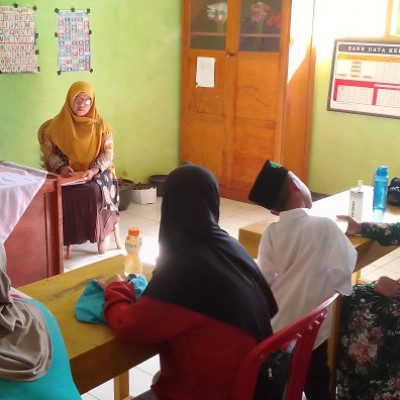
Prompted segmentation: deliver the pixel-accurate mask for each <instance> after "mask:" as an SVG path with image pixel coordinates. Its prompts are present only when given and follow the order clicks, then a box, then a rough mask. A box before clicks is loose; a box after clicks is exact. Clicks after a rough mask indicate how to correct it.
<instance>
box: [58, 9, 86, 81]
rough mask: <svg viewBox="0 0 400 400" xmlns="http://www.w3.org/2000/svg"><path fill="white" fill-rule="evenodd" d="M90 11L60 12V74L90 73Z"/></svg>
mask: <svg viewBox="0 0 400 400" xmlns="http://www.w3.org/2000/svg"><path fill="white" fill-rule="evenodd" d="M89 12H90V10H86V11H84V10H74V9H72V10H58V9H56V13H57V33H56V36H57V38H58V68H59V70H58V73H59V74H61V73H63V72H76V71H90V72H92V67H91V49H90V34H91V31H90V26H89Z"/></svg>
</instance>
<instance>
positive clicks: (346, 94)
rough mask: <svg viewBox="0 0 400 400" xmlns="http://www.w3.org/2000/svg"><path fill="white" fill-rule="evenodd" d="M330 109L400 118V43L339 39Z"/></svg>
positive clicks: (333, 67)
mask: <svg viewBox="0 0 400 400" xmlns="http://www.w3.org/2000/svg"><path fill="white" fill-rule="evenodd" d="M328 110H330V111H341V112H349V113H355V114H368V115H375V116H381V117H390V118H400V43H399V42H393V43H392V42H381V41H379V42H378V41H359V40H336V41H335V48H334V52H333V60H332V70H331V82H330V89H329V98H328Z"/></svg>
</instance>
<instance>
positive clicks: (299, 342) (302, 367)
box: [232, 293, 339, 400]
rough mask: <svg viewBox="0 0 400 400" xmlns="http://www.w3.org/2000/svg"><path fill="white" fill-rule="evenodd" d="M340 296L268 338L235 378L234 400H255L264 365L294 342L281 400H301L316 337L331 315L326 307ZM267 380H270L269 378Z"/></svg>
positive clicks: (335, 296) (247, 360)
mask: <svg viewBox="0 0 400 400" xmlns="http://www.w3.org/2000/svg"><path fill="white" fill-rule="evenodd" d="M338 296H339V293H334V294H332V295H331V296H330V297H329V298H328V299H327V300H325V301H324V302H323V303H322V304H320V305H319V306H318V307H316V308H315V309H313V310H312V311H310V312H309V313H307V314H306V315H304V316H303V317H301V318H299V319H298V320H296V321H294V322H293V323H291V324H290V325H288V326H287V327H285V328H283V329H281V330H280V331H278V332H276V333H275V334H273V335H272V336H270V337H268V338H266V339H265V340H264V341H262V342H261V343H259V344H258V345H257V346H256V347H255V348H254V349H253V350H251V351H250V353H249V354H248V355H247V356H246V357H245V359H244V361H243V363H242V365H241V367H240V369H239V371H238V374H237V376H236V380H235V385H234V389H233V395H232V399H233V400H253V397H254V392H255V388H256V384H257V378H258V375H259V370H260V366H261V364H262V362H263V361H264V360H265V359H266V358H267V357H268V356H269V355H270V354H271V353H272V352H274V351H275V350H278V349H282V348H284V347H285V346H286V347H287V345H288V344H289V343H291V342H293V341H295V348H294V350H293V353H292V356H291V362H290V372H289V378H288V383H287V387H286V394H285V396H284V397H283V394H284V393H282V400H283V399H285V400H301V398H302V393H303V390H304V385H305V381H306V377H307V371H308V365H309V363H310V358H311V352H312V350H313V346H314V342H315V339H316V336H317V334H318V331H319V328H320V327H321V324H322V322H323V321H324V319H325V317H326V314H327V312H328V310H327V307H328V306H329V305H330V304H332V303H333V301H334V300H335V299H336V298H337V297H338ZM265 378H266V379H268V377H267V376H266V377H265Z"/></svg>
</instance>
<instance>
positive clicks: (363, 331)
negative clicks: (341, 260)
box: [337, 284, 400, 400]
mask: <svg viewBox="0 0 400 400" xmlns="http://www.w3.org/2000/svg"><path fill="white" fill-rule="evenodd" d="M337 390H338V396H337V399H339V400H381V399H382V400H392V399H400V302H399V301H398V300H393V299H388V298H386V297H384V296H380V295H377V294H375V293H374V291H373V284H367V285H355V286H354V290H353V293H352V295H351V296H349V297H344V298H343V303H342V310H341V321H340V343H339V351H338V370H337Z"/></svg>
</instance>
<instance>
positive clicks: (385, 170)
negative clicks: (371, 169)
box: [376, 165, 388, 176]
mask: <svg viewBox="0 0 400 400" xmlns="http://www.w3.org/2000/svg"><path fill="white" fill-rule="evenodd" d="M387 174H388V167H387V166H386V165H381V166H380V167H378V169H377V170H376V175H377V176H387Z"/></svg>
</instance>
